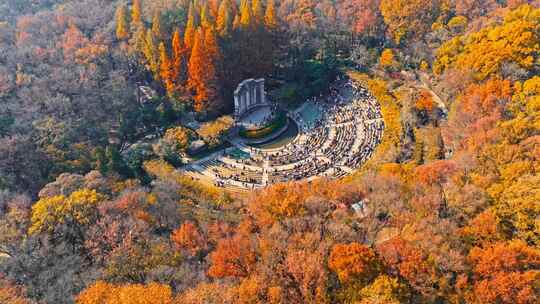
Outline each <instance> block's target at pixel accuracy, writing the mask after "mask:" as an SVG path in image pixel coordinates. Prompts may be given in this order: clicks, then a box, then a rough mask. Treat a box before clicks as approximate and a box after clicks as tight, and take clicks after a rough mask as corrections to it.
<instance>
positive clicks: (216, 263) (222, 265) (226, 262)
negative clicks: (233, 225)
mask: <svg viewBox="0 0 540 304" xmlns="http://www.w3.org/2000/svg"><path fill="white" fill-rule="evenodd" d="M210 261H211V266H210V268H209V269H208V275H209V276H211V277H214V278H224V277H246V276H248V275H249V274H250V273H251V271H252V268H253V266H254V264H255V262H256V261H257V256H256V253H255V251H254V248H253V245H252V244H251V241H250V240H249V238H247V237H246V236H242V235H235V236H234V237H232V238H226V239H221V240H219V241H218V244H217V247H216V249H215V250H214V251H213V252H212V253H211V254H210Z"/></svg>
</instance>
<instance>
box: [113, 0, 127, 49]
mask: <svg viewBox="0 0 540 304" xmlns="http://www.w3.org/2000/svg"><path fill="white" fill-rule="evenodd" d="M128 26H129V24H128V20H127V14H126V6H125V5H124V4H121V5H120V6H119V7H118V8H117V9H116V38H117V39H118V40H124V39H126V38H128V37H129V32H128Z"/></svg>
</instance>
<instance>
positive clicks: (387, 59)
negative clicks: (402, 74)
mask: <svg viewBox="0 0 540 304" xmlns="http://www.w3.org/2000/svg"><path fill="white" fill-rule="evenodd" d="M379 64H380V65H381V66H382V67H384V68H386V69H389V68H393V67H396V65H397V63H396V60H395V57H394V51H392V50H391V49H385V50H384V51H382V53H381V57H380V58H379Z"/></svg>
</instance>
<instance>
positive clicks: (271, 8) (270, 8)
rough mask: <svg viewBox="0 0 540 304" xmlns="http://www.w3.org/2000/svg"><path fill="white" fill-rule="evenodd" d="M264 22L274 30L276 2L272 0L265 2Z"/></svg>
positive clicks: (276, 23)
mask: <svg viewBox="0 0 540 304" xmlns="http://www.w3.org/2000/svg"><path fill="white" fill-rule="evenodd" d="M264 24H265V26H266V27H267V28H269V29H271V30H274V29H276V28H277V26H278V20H277V15H276V4H275V3H274V0H268V1H267V2H266V10H265V13H264Z"/></svg>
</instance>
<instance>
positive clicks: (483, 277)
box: [469, 240, 540, 304]
mask: <svg viewBox="0 0 540 304" xmlns="http://www.w3.org/2000/svg"><path fill="white" fill-rule="evenodd" d="M469 260H470V261H471V262H472V264H473V272H474V279H475V283H474V298H475V300H476V301H477V302H478V303H508V304H510V303H520V304H532V303H538V301H539V300H540V250H539V249H538V248H533V247H529V246H527V244H526V243H525V242H523V241H519V240H514V241H509V242H497V243H492V244H491V245H489V246H485V247H484V248H481V247H475V248H473V249H472V250H471V251H470V253H469Z"/></svg>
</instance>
